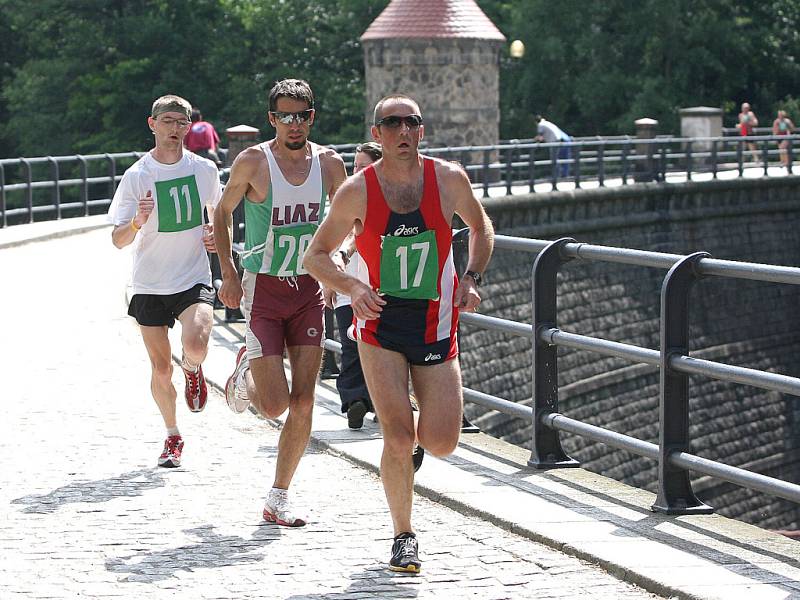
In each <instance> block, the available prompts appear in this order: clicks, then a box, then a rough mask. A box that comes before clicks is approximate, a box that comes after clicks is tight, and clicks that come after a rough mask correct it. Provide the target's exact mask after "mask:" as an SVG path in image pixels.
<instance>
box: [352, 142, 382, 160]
mask: <svg viewBox="0 0 800 600" xmlns="http://www.w3.org/2000/svg"><path fill="white" fill-rule="evenodd" d="M359 152H363V153H364V154H366V155H367V156H369V157H370V158H371V159H372V161H373V162H374V161H376V160H380V158H381V157H382V156H383V148H381V145H380V144H379V143H377V142H364V143H363V144H359V145H358V146H356V154H358V153H359Z"/></svg>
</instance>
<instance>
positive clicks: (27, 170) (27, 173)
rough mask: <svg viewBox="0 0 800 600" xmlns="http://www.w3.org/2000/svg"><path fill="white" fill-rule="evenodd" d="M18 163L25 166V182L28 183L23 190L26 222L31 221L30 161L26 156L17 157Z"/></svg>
mask: <svg viewBox="0 0 800 600" xmlns="http://www.w3.org/2000/svg"><path fill="white" fill-rule="evenodd" d="M19 162H20V164H21V165H22V166H23V167H24V168H25V183H27V184H28V187H27V189H26V190H25V205H26V207H27V209H28V223H33V182H32V181H31V179H32V177H31V163H29V162H28V160H27V159H26V158H20V159H19Z"/></svg>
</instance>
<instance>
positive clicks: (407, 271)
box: [379, 230, 439, 300]
mask: <svg viewBox="0 0 800 600" xmlns="http://www.w3.org/2000/svg"><path fill="white" fill-rule="evenodd" d="M438 274H439V253H438V249H437V247H436V232H435V231H432V230H429V231H423V232H422V233H420V234H418V235H412V236H391V235H387V236H385V237H384V238H383V244H382V247H381V286H380V289H379V291H380V292H381V293H383V294H387V295H389V296H395V297H397V298H410V299H417V300H436V299H438V298H439V291H438V289H437V288H438V285H437V282H438Z"/></svg>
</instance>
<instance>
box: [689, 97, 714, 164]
mask: <svg viewBox="0 0 800 600" xmlns="http://www.w3.org/2000/svg"><path fill="white" fill-rule="evenodd" d="M679 114H680V116H681V137H685V138H710V137H722V109H721V108H714V107H711V106H693V107H691V108H682V109H681V110H680V111H679ZM712 146H713V142H711V141H710V140H703V139H701V140H693V141H692V152H693V153H697V152H711V150H712ZM717 147H718V150H722V148H721V147H720V145H719V144H718V145H717ZM694 160H695V161H696V162H700V163H710V162H712V160H713V157H711V156H708V157H703V158H702V159H701V160H699V161H698V160H697V159H694Z"/></svg>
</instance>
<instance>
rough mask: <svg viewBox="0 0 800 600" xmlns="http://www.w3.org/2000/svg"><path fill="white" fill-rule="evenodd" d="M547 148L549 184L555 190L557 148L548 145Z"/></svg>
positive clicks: (556, 184)
mask: <svg viewBox="0 0 800 600" xmlns="http://www.w3.org/2000/svg"><path fill="white" fill-rule="evenodd" d="M547 150H548V151H549V152H550V184H551V185H552V186H553V191H554V192H555V191H556V190H557V189H558V148H556V147H554V146H550V147H549V148H548V149H547Z"/></svg>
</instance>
